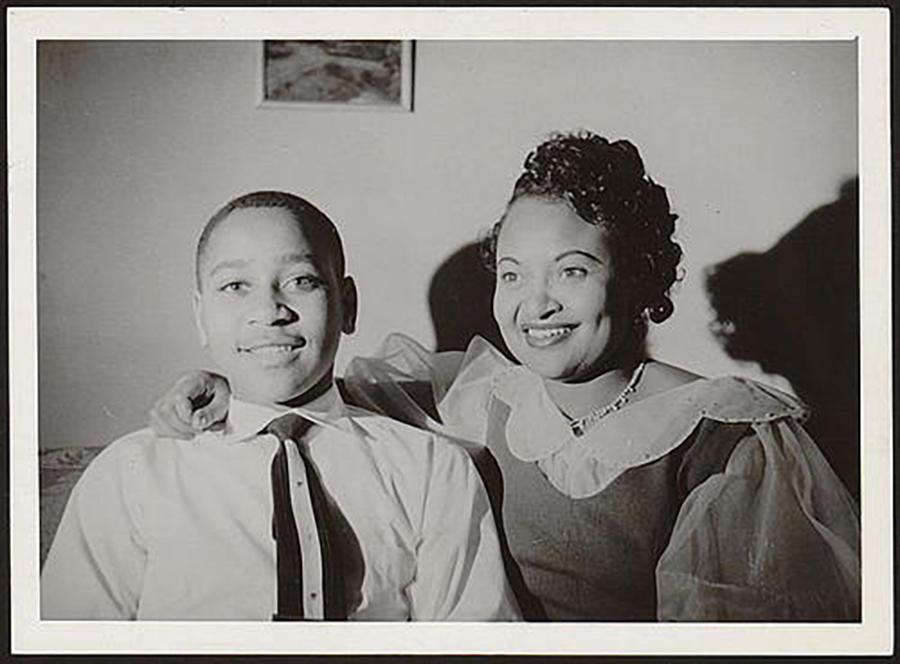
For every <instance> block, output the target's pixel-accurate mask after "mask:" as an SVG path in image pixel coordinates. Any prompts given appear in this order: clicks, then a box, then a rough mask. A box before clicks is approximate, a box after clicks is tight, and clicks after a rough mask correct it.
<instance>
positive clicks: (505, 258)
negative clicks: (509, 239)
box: [497, 256, 519, 265]
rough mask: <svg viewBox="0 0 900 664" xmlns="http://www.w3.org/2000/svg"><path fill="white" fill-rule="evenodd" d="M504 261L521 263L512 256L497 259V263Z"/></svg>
mask: <svg viewBox="0 0 900 664" xmlns="http://www.w3.org/2000/svg"><path fill="white" fill-rule="evenodd" d="M503 261H509V262H510V263H515V264H516V265H518V264H519V261H517V260H516V259H515V258H513V257H512V256H503V257H502V258H498V259H497V265H500V263H502V262H503Z"/></svg>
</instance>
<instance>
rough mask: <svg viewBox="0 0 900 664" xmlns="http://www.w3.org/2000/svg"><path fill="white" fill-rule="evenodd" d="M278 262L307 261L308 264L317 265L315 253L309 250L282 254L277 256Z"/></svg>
mask: <svg viewBox="0 0 900 664" xmlns="http://www.w3.org/2000/svg"><path fill="white" fill-rule="evenodd" d="M278 262H279V263H282V264H287V263H309V264H310V265H314V266H315V265H318V263H317V261H316V255H315V254H314V253H312V252H311V251H306V252H300V251H295V252H292V253H289V254H282V255H281V256H279V257H278Z"/></svg>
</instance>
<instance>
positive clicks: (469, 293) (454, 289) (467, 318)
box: [428, 242, 511, 357]
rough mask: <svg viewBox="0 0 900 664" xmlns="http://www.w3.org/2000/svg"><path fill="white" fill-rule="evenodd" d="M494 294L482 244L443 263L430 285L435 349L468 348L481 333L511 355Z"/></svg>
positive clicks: (462, 251) (468, 245)
mask: <svg viewBox="0 0 900 664" xmlns="http://www.w3.org/2000/svg"><path fill="white" fill-rule="evenodd" d="M493 297H494V274H493V272H491V271H490V270H489V269H488V268H487V266H486V265H485V263H484V259H483V258H482V255H481V245H480V244H479V243H477V242H472V243H470V244H467V245H465V246H463V247H462V248H461V249H459V250H457V251H455V252H454V253H453V254H452V255H451V256H450V257H449V258H447V260H445V261H444V262H443V263H441V265H440V267H438V269H437V271H436V272H435V273H434V276H433V277H432V278H431V285H430V286H429V288H428V307H429V309H430V310H431V323H432V325H434V333H435V337H436V339H437V348H436V350H439V351H442V350H465V349H466V347H467V346H468V345H469V341H470V340H471V339H472V337H473V336H475V335H476V334H478V335H481V336H482V337H484V338H485V339H487V340H488V341H490V342H491V343H492V344H493V345H494V346H495V347H496V348H499V349H500V350H501V351H503V353H504V354H505V355H506V356H507V357H511V355H510V354H509V351H508V350H507V348H506V344H504V343H503V337H501V335H500V329H499V328H498V327H497V323H496V322H495V321H494V314H493V304H492V303H493Z"/></svg>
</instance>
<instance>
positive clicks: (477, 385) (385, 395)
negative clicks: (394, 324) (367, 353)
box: [342, 334, 513, 444]
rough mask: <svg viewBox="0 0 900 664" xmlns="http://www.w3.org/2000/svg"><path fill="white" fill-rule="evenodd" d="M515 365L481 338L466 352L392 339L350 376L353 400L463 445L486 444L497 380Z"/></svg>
mask: <svg viewBox="0 0 900 664" xmlns="http://www.w3.org/2000/svg"><path fill="white" fill-rule="evenodd" d="M512 366H513V365H512V364H511V363H510V362H509V361H508V360H506V359H505V358H504V357H503V356H502V355H501V354H500V352H499V351H498V350H496V349H495V348H494V347H493V346H491V345H490V344H489V343H488V342H487V341H485V340H484V339H482V338H480V337H475V338H474V339H473V340H472V342H471V343H470V344H469V347H468V349H467V350H466V352H465V353H461V352H458V351H445V352H440V353H436V352H432V351H429V350H427V349H426V348H424V347H423V346H422V345H420V344H419V343H417V342H416V341H414V340H413V339H411V338H410V337H407V336H405V335H403V334H392V335H390V336H389V337H388V338H387V339H386V340H385V341H384V343H383V344H382V345H381V348H380V349H379V350H378V352H377V353H376V354H375V355H374V356H373V357H366V358H354V359H353V360H352V361H351V362H350V364H349V365H348V367H347V370H346V371H345V372H344V379H343V386H342V387H343V392H344V395H345V398H346V399H347V401H348V402H350V403H352V404H353V405H356V406H360V407H362V408H365V409H367V410H371V411H374V412H377V413H381V414H383V415H387V416H388V417H391V418H394V419H397V420H400V421H402V422H406V423H407V424H412V425H413V426H417V427H419V428H422V429H426V430H429V431H433V432H435V433H439V434H441V435H443V436H447V437H450V438H453V439H455V440H458V441H469V442H472V443H475V444H483V443H484V436H485V430H486V427H487V403H488V400H489V399H490V396H491V388H492V384H493V380H494V378H495V376H496V375H497V374H498V373H499V372H502V371H504V370H507V369H509V368H511V367H512Z"/></svg>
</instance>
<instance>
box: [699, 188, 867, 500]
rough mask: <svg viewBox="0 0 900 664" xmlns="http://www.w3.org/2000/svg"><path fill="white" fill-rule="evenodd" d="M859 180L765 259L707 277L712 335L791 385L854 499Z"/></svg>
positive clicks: (741, 259) (754, 257)
mask: <svg viewBox="0 0 900 664" xmlns="http://www.w3.org/2000/svg"><path fill="white" fill-rule="evenodd" d="M858 201H859V180H858V179H856V178H854V179H852V180H849V181H847V182H845V183H844V184H843V185H842V186H841V189H840V196H839V198H838V200H836V201H834V202H832V203H828V204H826V205H823V206H822V207H820V208H817V209H816V210H813V211H812V212H811V213H810V214H809V215H807V217H806V218H805V219H803V220H802V221H801V222H800V223H799V224H797V226H796V227H794V228H793V229H792V230H790V231H789V232H788V233H787V234H785V235H784V237H782V238H781V239H780V240H779V241H778V243H777V244H775V246H773V247H772V248H771V249H769V250H768V251H766V252H765V253H743V254H738V255H737V256H734V257H733V258H730V259H728V260H727V261H724V262H722V263H719V264H718V265H715V266H713V267H712V268H710V270H709V271H708V272H707V276H706V288H707V291H708V293H709V297H710V303H711V304H712V307H713V309H714V310H715V312H716V320H715V321H714V322H713V324H712V331H713V333H714V334H715V335H716V336H717V337H718V338H719V340H720V342H721V343H722V345H723V346H724V348H725V351H726V352H727V353H728V355H730V356H731V357H732V358H734V359H736V360H747V361H753V362H757V363H759V365H760V367H761V368H762V369H763V371H765V372H767V373H775V374H779V375H781V376H784V377H785V378H787V379H788V380H789V381H790V382H791V385H792V386H793V388H794V390H796V392H797V395H798V396H799V397H800V398H801V399H803V400H804V401H805V402H806V403H807V404H809V406H810V407H811V415H810V418H809V420H808V421H807V422H806V429H807V430H808V431H809V433H810V435H812V437H813V439H814V440H815V441H816V442H817V443H818V445H819V448H820V449H821V450H822V452H823V453H824V454H825V456H826V458H827V459H828V461H829V463H830V464H831V466H832V468H834V470H835V472H837V474H838V475H839V476H840V478H841V479H842V480H843V482H844V484H845V485H846V487H847V488H848V489H849V490H850V492H851V493H852V494H853V495H854V496H855V497H856V498H857V499H858V498H859V260H858V248H859V205H858Z"/></svg>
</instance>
